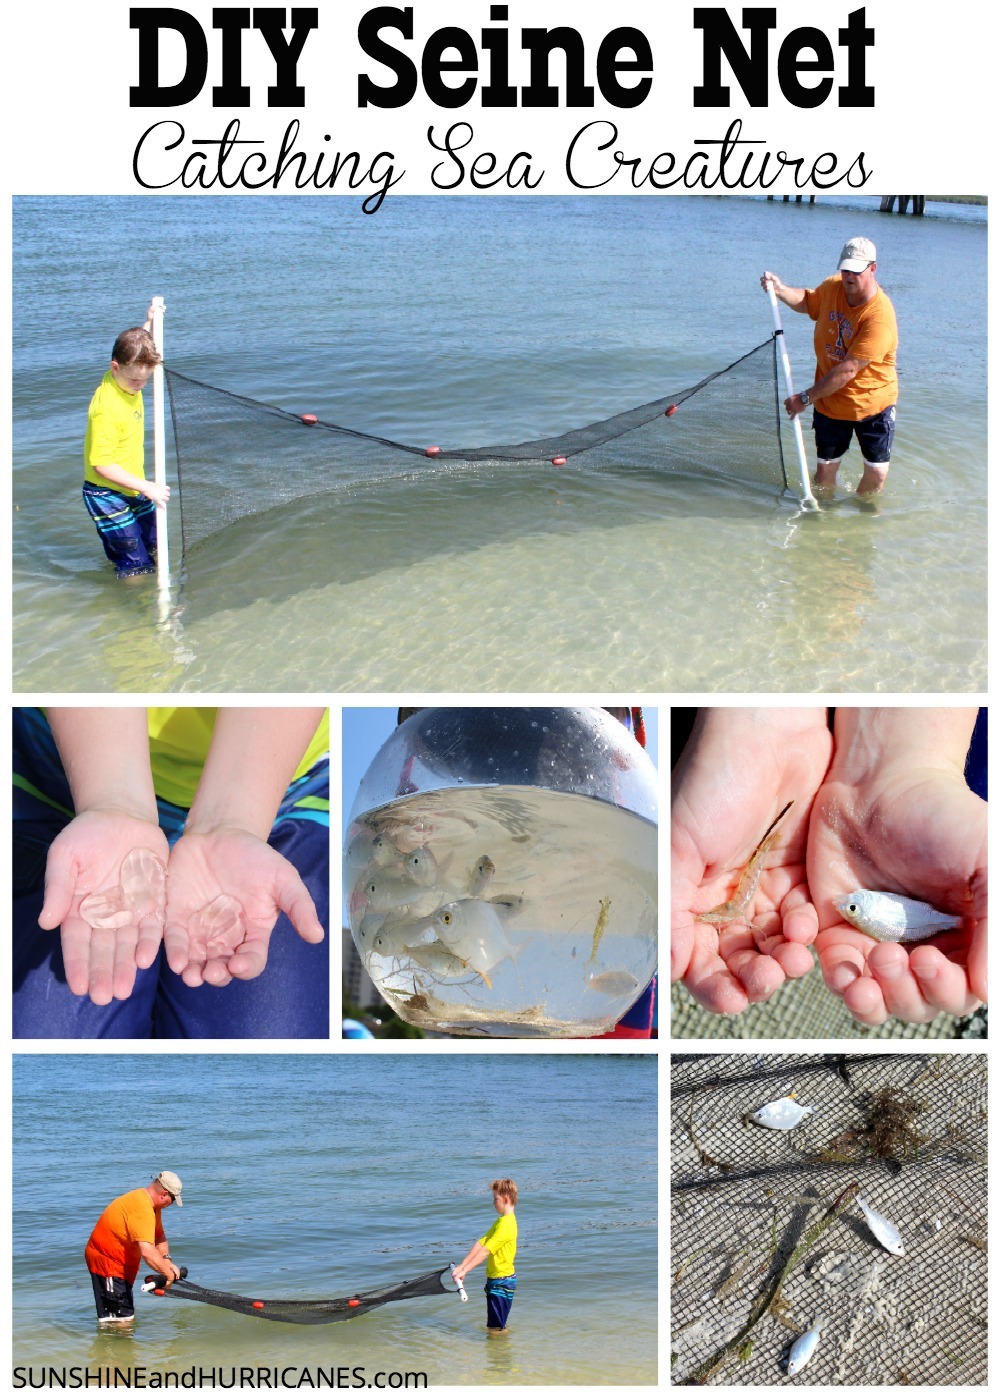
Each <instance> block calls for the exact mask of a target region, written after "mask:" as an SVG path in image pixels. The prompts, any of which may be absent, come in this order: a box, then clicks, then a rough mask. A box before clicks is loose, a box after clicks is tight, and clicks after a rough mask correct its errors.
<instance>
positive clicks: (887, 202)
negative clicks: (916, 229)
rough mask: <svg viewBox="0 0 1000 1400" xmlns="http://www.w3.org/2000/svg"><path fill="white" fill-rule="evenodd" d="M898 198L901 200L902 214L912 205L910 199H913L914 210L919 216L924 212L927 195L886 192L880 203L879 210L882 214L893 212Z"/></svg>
mask: <svg viewBox="0 0 1000 1400" xmlns="http://www.w3.org/2000/svg"><path fill="white" fill-rule="evenodd" d="M897 199H898V200H899V212H900V213H901V214H905V213H906V211H907V209H908V208H909V206H910V201H911V200H912V201H913V212H914V214H916V215H917V216H918V217H919V216H920V215H921V214H923V212H924V203H925V202H926V199H927V196H926V195H923V194H885V195H883V196H882V200H881V203H880V204H879V212H880V213H882V214H891V213H892V211H893V208H894V206H895V204H896V200H897Z"/></svg>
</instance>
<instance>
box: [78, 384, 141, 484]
mask: <svg viewBox="0 0 1000 1400" xmlns="http://www.w3.org/2000/svg"><path fill="white" fill-rule="evenodd" d="M145 436H146V422H145V417H144V415H143V407H142V390H141V389H140V391H139V392H138V393H137V394H126V392H125V390H124V389H120V388H119V387H118V385H117V383H116V382H115V377H114V375H113V374H112V373H111V371H110V370H108V372H107V374H105V376H104V378H103V379H102V380H101V382H100V384H99V385H98V386H97V390H96V392H95V394H94V397H93V398H92V399H91V400H90V408H89V409H88V410H87V435H86V437H85V438H84V441H83V475H84V479H85V480H86V481H89V482H90V484H91V486H106V487H109V488H110V489H111V490H113V491H120V492H121V493H122V495H123V496H137V495H138V494H139V493H138V491H132V490H131V489H130V488H129V487H127V486H118V485H116V484H115V483H114V482H111V481H108V479H107V477H105V476H101V475H100V474H99V473H98V472H96V471H95V470H94V467H95V466H98V467H113V466H119V467H124V469H125V470H126V471H127V472H131V474H132V475H133V476H137V477H139V478H140V480H145V477H146V473H145V470H144V467H143V461H144V457H143V453H144V450H145Z"/></svg>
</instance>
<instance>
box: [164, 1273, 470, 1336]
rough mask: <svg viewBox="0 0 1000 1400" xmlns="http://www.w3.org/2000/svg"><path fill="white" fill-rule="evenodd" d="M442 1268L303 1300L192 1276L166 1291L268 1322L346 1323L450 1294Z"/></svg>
mask: <svg viewBox="0 0 1000 1400" xmlns="http://www.w3.org/2000/svg"><path fill="white" fill-rule="evenodd" d="M443 1272H444V1270H443V1269H434V1270H432V1271H431V1272H430V1273H426V1274H420V1276H419V1277H418V1278H414V1279H405V1280H404V1281H403V1282H402V1283H392V1284H387V1285H386V1286H385V1287H384V1288H369V1289H367V1290H366V1291H365V1292H364V1293H352V1294H350V1295H349V1296H348V1297H346V1298H323V1299H316V1300H303V1299H294V1298H241V1297H240V1296H239V1295H238V1294H236V1293H222V1292H220V1291H219V1290H218V1289H215V1288H203V1287H202V1286H201V1284H198V1283H192V1282H191V1280H190V1279H186V1278H185V1279H178V1280H177V1282H176V1283H172V1284H171V1285H170V1287H169V1288H168V1289H166V1290H165V1291H164V1294H163V1296H164V1297H165V1298H179V1299H183V1300H186V1301H188V1302H191V1303H210V1304H211V1305H212V1307H215V1308H227V1309H228V1310H229V1311H230V1312H238V1313H244V1314H245V1315H246V1316H247V1317H258V1318H262V1319H263V1320H264V1321H265V1322H292V1323H297V1324H298V1325H300V1326H310V1325H315V1324H318V1323H322V1322H346V1321H347V1319H348V1318H352V1317H360V1316H361V1314H362V1313H366V1312H371V1310H372V1308H380V1307H382V1305H383V1304H384V1303H398V1302H401V1301H402V1300H403V1299H405V1298H431V1297H434V1296H435V1295H437V1294H439V1293H451V1292H453V1291H454V1290H453V1289H450V1288H446V1287H445V1285H444V1283H443V1282H442V1280H441V1275H442V1273H443Z"/></svg>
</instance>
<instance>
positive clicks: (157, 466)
mask: <svg viewBox="0 0 1000 1400" xmlns="http://www.w3.org/2000/svg"><path fill="white" fill-rule="evenodd" d="M150 309H151V312H152V323H153V324H152V335H153V344H154V345H155V346H156V348H157V350H158V351H159V352H160V361H161V363H160V364H158V365H157V366H156V368H155V369H154V370H153V480H154V481H155V482H156V484H157V486H166V484H167V452H166V435H165V432H164V426H163V425H164V412H163V408H164V406H163V364H162V360H163V313H164V311H165V310H166V306H165V304H164V301H163V298H162V297H153V300H152V302H151V305H150ZM156 589H157V592H158V594H159V598H160V606H161V608H165V607H166V606H167V604H168V603H169V601H170V546H169V543H168V540H167V508H166V506H157V507H156Z"/></svg>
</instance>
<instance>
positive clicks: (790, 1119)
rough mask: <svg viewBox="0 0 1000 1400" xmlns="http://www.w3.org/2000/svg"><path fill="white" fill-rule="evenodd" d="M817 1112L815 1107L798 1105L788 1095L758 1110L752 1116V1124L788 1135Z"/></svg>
mask: <svg viewBox="0 0 1000 1400" xmlns="http://www.w3.org/2000/svg"><path fill="white" fill-rule="evenodd" d="M815 1112H816V1107H815V1105H813V1106H810V1105H809V1104H804V1103H798V1102H797V1101H796V1100H795V1098H794V1097H793V1096H792V1095H791V1094H786V1096H785V1097H784V1098H783V1099H774V1100H773V1101H772V1102H771V1103H766V1104H764V1105H763V1107H762V1108H758V1109H756V1110H755V1112H753V1113H751V1114H750V1122H751V1123H757V1124H759V1126H760V1127H762V1128H771V1129H773V1131H774V1132H777V1133H787V1132H789V1131H790V1129H792V1128H797V1127H798V1126H799V1124H800V1123H801V1122H802V1120H803V1118H806V1117H808V1115H809V1114H810V1113H815Z"/></svg>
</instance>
